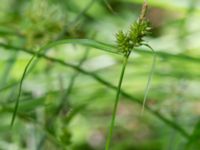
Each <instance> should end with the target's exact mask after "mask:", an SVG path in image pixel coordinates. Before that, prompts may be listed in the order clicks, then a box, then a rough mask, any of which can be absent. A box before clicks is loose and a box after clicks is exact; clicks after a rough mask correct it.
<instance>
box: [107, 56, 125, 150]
mask: <svg viewBox="0 0 200 150" xmlns="http://www.w3.org/2000/svg"><path fill="white" fill-rule="evenodd" d="M128 57H129V55H127V56H125V57H124V62H123V66H122V71H121V75H120V79H119V83H118V87H117V95H116V98H115V104H114V109H113V113H112V120H111V124H110V130H109V134H108V137H107V140H106V147H105V150H109V147H110V143H111V139H112V134H113V128H114V125H115V118H116V112H117V106H118V102H119V96H120V91H121V85H122V81H123V77H124V72H125V69H126V65H127V61H128Z"/></svg>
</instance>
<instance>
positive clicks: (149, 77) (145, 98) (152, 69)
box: [141, 44, 156, 115]
mask: <svg viewBox="0 0 200 150" xmlns="http://www.w3.org/2000/svg"><path fill="white" fill-rule="evenodd" d="M144 45H145V46H146V47H148V48H150V49H151V51H152V53H153V62H152V66H151V71H150V73H149V76H148V81H147V85H146V88H145V92H144V99H143V104H142V111H141V115H142V114H143V112H144V106H145V104H146V100H147V95H148V93H149V89H150V85H151V81H152V77H153V74H154V71H155V66H156V52H155V51H154V50H153V48H152V47H151V46H149V45H148V44H144Z"/></svg>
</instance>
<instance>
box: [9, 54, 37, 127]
mask: <svg viewBox="0 0 200 150" xmlns="http://www.w3.org/2000/svg"><path fill="white" fill-rule="evenodd" d="M35 55H36V54H35ZM35 55H33V56H32V57H31V59H30V60H29V62H28V64H27V65H26V67H25V69H24V72H23V75H22V78H21V80H20V83H19V92H18V95H17V99H16V103H15V108H14V112H13V116H12V120H11V127H12V126H13V124H14V121H15V117H16V114H17V110H18V107H19V100H20V96H21V91H22V84H23V81H24V78H25V76H26V72H27V71H28V67H29V65H30V64H31V62H32V60H33V59H34V58H35Z"/></svg>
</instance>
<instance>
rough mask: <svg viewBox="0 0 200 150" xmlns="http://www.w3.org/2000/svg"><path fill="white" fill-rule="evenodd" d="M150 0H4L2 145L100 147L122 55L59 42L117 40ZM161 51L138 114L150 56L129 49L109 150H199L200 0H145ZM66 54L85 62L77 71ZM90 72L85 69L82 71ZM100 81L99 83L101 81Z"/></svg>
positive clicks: (55, 149) (0, 22) (0, 20)
mask: <svg viewBox="0 0 200 150" xmlns="http://www.w3.org/2000/svg"><path fill="white" fill-rule="evenodd" d="M142 3H143V0H1V5H0V120H1V123H0V150H62V149H63V150H103V149H104V146H105V139H106V136H107V133H108V127H109V124H110V120H111V114H112V109H113V105H114V99H115V95H116V89H115V88H113V86H117V82H118V80H119V75H120V71H121V65H122V57H121V56H119V55H115V54H110V53H106V52H104V51H101V50H97V49H94V48H90V47H86V46H81V45H79V44H76V43H74V44H62V45H58V46H55V47H53V48H51V49H48V51H45V55H46V56H48V57H50V58H54V61H52V60H51V59H48V58H44V57H40V58H39V59H34V62H33V63H32V64H31V67H29V70H28V73H27V74H26V77H25V79H24V82H23V86H22V93H21V97H20V103H19V109H18V113H17V117H16V120H15V123H14V126H13V127H12V128H11V127H10V122H11V118H12V114H13V111H14V105H15V102H16V99H17V95H18V93H19V82H20V79H21V77H22V74H23V71H24V68H25V66H26V64H27V63H28V61H29V60H30V58H31V56H32V54H31V55H30V53H29V52H34V51H37V50H38V49H39V48H40V47H42V46H44V45H46V44H47V43H51V42H54V41H57V40H61V39H94V40H97V41H100V42H103V43H107V44H111V45H115V44H116V39H115V34H116V32H117V31H118V30H123V31H127V30H128V28H129V25H130V24H131V23H132V22H134V21H136V20H137V18H138V16H139V14H140V10H141V6H142ZM148 4H149V10H148V13H147V18H148V20H149V21H150V23H151V26H152V33H151V35H150V36H149V37H147V38H146V41H147V42H148V44H149V45H151V47H153V48H154V50H155V51H156V52H157V56H158V57H157V62H156V68H155V70H154V71H155V74H154V76H153V79H152V84H151V88H150V91H149V95H148V99H147V103H146V105H147V109H145V110H144V113H143V115H141V113H140V112H141V109H142V107H141V102H142V100H143V97H144V90H145V87H146V83H147V79H148V75H149V72H150V70H151V64H152V57H153V54H152V53H151V51H150V50H148V49H146V48H145V47H140V48H137V50H135V51H133V53H132V54H131V56H130V59H129V62H128V66H127V70H126V73H125V76H124V82H123V85H122V90H123V92H122V95H121V98H120V103H119V106H118V111H117V118H116V126H115V129H114V134H113V139H112V144H111V150H198V149H199V147H200V117H199V116H200V69H199V68H200V51H199V48H200V41H199V39H200V19H199V18H200V1H199V0H148ZM60 60H61V61H63V62H66V63H69V64H72V65H75V66H77V67H78V68H82V71H81V70H79V71H77V70H76V69H74V68H73V67H71V66H70V65H66V64H63V63H60ZM84 71H85V72H84ZM96 76H98V78H100V79H101V80H98V79H97V78H96Z"/></svg>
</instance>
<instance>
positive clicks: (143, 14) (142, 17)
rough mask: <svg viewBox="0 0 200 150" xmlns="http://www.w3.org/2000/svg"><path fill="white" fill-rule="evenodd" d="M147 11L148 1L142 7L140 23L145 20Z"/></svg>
mask: <svg viewBox="0 0 200 150" xmlns="http://www.w3.org/2000/svg"><path fill="white" fill-rule="evenodd" d="M147 9H148V4H147V1H146V0H145V1H144V3H143V6H142V10H141V14H140V18H139V20H140V21H142V20H144V18H145V15H146V12H147Z"/></svg>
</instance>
